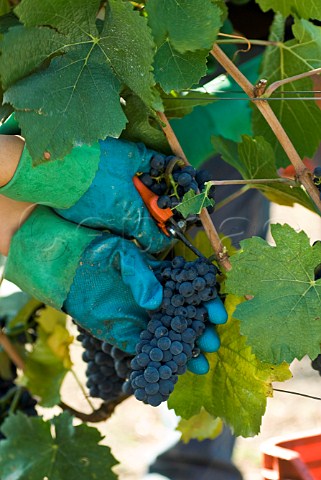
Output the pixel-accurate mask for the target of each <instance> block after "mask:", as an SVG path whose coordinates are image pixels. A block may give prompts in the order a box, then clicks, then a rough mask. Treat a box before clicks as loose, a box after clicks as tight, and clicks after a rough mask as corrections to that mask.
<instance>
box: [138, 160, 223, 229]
mask: <svg viewBox="0 0 321 480" xmlns="http://www.w3.org/2000/svg"><path fill="white" fill-rule="evenodd" d="M139 178H140V180H141V181H142V182H143V184H144V185H145V186H146V187H148V188H149V190H151V191H152V192H153V193H155V194H156V195H158V196H159V198H158V201H157V204H158V206H159V208H163V209H164V208H171V209H175V207H177V205H179V204H180V203H181V202H182V200H183V197H184V195H185V193H187V192H189V191H190V190H192V191H194V192H195V193H197V192H198V191H202V190H203V189H204V184H205V182H208V181H210V180H211V176H210V174H209V173H208V172H207V171H206V170H199V171H197V170H196V169H195V168H194V167H192V166H190V165H188V166H186V165H184V162H183V161H182V159H180V158H178V157H175V156H168V157H164V156H163V155H160V154H155V155H154V156H153V157H152V158H151V160H150V170H149V172H148V173H142V174H141V175H140V176H139ZM214 193H215V187H211V188H210V190H209V193H208V197H209V198H211V199H214ZM208 211H209V213H212V211H213V208H212V207H208ZM174 214H175V215H174V216H175V217H176V218H177V219H179V218H180V214H179V212H178V211H176V210H174ZM196 220H197V216H196V215H195V216H194V217H193V218H190V219H189V222H190V223H191V222H193V221H196Z"/></svg>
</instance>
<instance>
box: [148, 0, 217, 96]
mask: <svg viewBox="0 0 321 480" xmlns="http://www.w3.org/2000/svg"><path fill="white" fill-rule="evenodd" d="M146 11H147V14H148V24H149V26H150V27H151V29H152V32H153V35H154V39H155V42H156V46H157V51H156V55H155V59H154V69H155V72H154V73H155V79H156V81H157V82H158V83H159V84H160V85H161V87H162V89H163V90H164V91H165V92H166V93H169V92H170V91H171V90H183V89H184V88H190V87H191V86H192V85H193V84H197V83H198V82H199V80H200V78H201V77H202V76H204V75H205V73H206V59H207V56H208V53H209V51H210V49H211V48H212V45H213V43H214V41H215V39H216V36H217V34H218V31H219V29H220V27H221V26H222V24H223V21H224V16H225V15H224V14H225V12H223V11H222V10H221V8H220V7H219V6H218V5H217V4H216V3H214V2H212V1H211V0H196V1H194V2H190V1H189V0H161V1H159V0H149V1H148V3H147V5H146ZM187 32H188V34H187ZM200 32H202V35H200Z"/></svg>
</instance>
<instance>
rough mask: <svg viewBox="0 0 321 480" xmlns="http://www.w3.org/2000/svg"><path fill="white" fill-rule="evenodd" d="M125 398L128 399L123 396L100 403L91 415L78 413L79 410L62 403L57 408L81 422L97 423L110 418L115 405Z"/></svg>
mask: <svg viewBox="0 0 321 480" xmlns="http://www.w3.org/2000/svg"><path fill="white" fill-rule="evenodd" d="M126 398H128V396H126V395H124V396H121V397H119V398H117V399H116V400H113V401H111V402H108V403H107V402H106V403H102V404H101V406H100V407H99V408H97V409H96V410H94V411H93V412H91V413H84V412H79V410H76V409H75V408H73V407H70V406H69V405H67V404H66V403H64V402H60V404H59V406H60V408H61V409H62V410H64V411H67V412H69V413H71V415H74V416H75V417H77V418H79V419H80V420H82V421H83V422H91V423H99V422H103V421H104V420H107V419H108V418H110V417H111V416H112V414H113V413H114V410H115V408H116V407H117V405H119V404H120V403H121V402H123V401H124V400H126Z"/></svg>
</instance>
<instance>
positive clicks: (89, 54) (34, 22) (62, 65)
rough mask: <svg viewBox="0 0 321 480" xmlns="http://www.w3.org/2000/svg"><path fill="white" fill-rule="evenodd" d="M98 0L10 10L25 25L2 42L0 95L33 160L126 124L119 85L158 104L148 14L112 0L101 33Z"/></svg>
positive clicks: (27, 4) (32, 2) (31, 0)
mask: <svg viewBox="0 0 321 480" xmlns="http://www.w3.org/2000/svg"><path fill="white" fill-rule="evenodd" d="M99 4H100V1H99V0H90V1H89V2H86V6H84V4H83V2H82V1H81V0H77V1H76V2H72V3H66V2H64V1H63V0H58V1H57V2H55V3H54V4H52V3H51V2H49V1H47V0H45V1H44V2H42V8H41V9H38V8H37V6H38V2H37V0H24V1H23V2H22V3H21V4H20V6H19V7H18V8H17V9H16V11H17V13H18V15H19V17H20V20H21V21H22V22H23V23H24V24H25V26H26V27H28V28H25V27H17V28H14V29H12V30H11V31H10V32H9V34H8V35H7V36H6V38H5V39H4V41H3V44H2V60H1V64H0V74H1V76H2V78H3V77H4V78H3V83H4V85H5V86H6V87H8V86H9V88H8V89H7V90H6V92H5V95H4V100H5V102H9V103H11V104H12V105H13V106H14V108H15V109H16V110H17V113H16V118H17V121H18V122H19V124H20V126H21V129H22V134H23V135H24V136H25V137H26V140H27V145H28V148H29V151H30V153H31V155H32V157H33V158H34V160H35V162H36V163H37V162H40V161H42V159H43V153H44V152H45V151H49V152H50V153H51V156H52V159H53V158H61V157H63V156H64V155H65V154H67V153H68V151H69V150H70V149H71V147H72V145H73V144H74V143H76V142H84V143H89V144H90V143H93V142H94V141H95V140H97V139H98V138H104V137H106V136H108V135H110V136H114V137H118V136H119V135H120V133H121V131H122V130H123V129H124V127H125V124H126V117H125V115H124V113H123V111H122V108H121V104H120V102H119V95H120V91H121V88H122V85H123V84H125V85H127V86H128V87H129V88H130V89H131V90H132V91H133V92H134V93H135V94H137V95H138V96H139V97H140V98H141V99H142V101H143V102H144V103H146V104H147V105H152V104H153V105H155V106H159V102H158V101H157V100H156V98H157V94H156V91H155V90H153V85H154V83H155V82H154V79H153V76H152V73H151V68H152V67H151V65H152V61H153V49H154V43H153V39H152V37H151V34H150V30H149V29H148V26H147V22H146V20H145V19H144V18H142V17H141V16H140V15H139V13H138V12H136V11H134V10H132V8H131V5H130V4H129V2H124V1H118V0H117V1H116V0H111V1H110V2H108V6H109V8H108V10H107V12H106V20H105V22H104V26H103V29H102V31H101V32H100V33H99V32H98V30H97V27H96V23H95V19H96V14H97V10H98V7H99ZM71 19H73V20H72V21H71ZM48 26H51V27H54V28H49V27H48ZM52 57H53V58H52ZM51 58H52V60H51V62H50V65H49V67H48V68H45V69H44V68H43V67H44V65H43V62H44V60H50V59H51ZM40 67H42V68H40ZM36 68H38V69H39V71H37V72H35V73H33V74H32V75H29V76H28V77H26V75H27V74H31V73H32V72H33V71H34V70H35V69H36ZM24 77H26V78H24ZM19 79H20V80H19ZM17 80H19V81H18V82H17ZM97 99H99V100H97ZM79 118H82V121H81V122H79ZM39 130H40V131H41V132H42V135H41V136H40V137H39Z"/></svg>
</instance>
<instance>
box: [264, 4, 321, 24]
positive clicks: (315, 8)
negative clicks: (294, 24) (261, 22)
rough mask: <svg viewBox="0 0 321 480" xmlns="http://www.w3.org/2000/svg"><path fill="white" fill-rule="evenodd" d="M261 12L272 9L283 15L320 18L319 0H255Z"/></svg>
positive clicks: (320, 5) (320, 6) (320, 7)
mask: <svg viewBox="0 0 321 480" xmlns="http://www.w3.org/2000/svg"><path fill="white" fill-rule="evenodd" d="M256 3H258V4H259V5H260V7H261V8H262V10H263V12H267V11H268V10H270V9H273V10H274V11H275V12H280V13H282V15H283V16H284V17H287V16H288V15H293V14H294V15H298V16H299V17H302V18H306V19H309V18H313V19H315V20H321V0H256Z"/></svg>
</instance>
